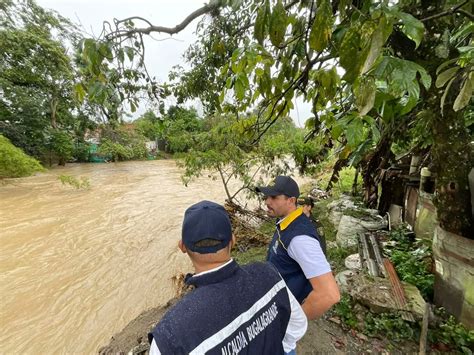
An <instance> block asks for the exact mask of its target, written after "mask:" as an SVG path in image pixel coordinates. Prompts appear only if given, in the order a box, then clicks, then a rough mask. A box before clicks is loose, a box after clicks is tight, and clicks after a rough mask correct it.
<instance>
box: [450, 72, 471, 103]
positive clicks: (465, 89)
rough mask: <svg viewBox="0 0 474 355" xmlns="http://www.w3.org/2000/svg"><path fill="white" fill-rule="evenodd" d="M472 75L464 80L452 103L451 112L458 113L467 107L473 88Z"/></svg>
mask: <svg viewBox="0 0 474 355" xmlns="http://www.w3.org/2000/svg"><path fill="white" fill-rule="evenodd" d="M473 86H474V85H473V75H472V72H471V73H470V74H469V75H468V76H467V78H466V80H464V84H463V86H462V88H461V91H459V94H458V96H457V97H456V100H455V101H454V105H453V110H454V111H459V110H461V109H463V108H464V107H466V106H467V104H468V103H469V101H470V100H471V99H472V88H473Z"/></svg>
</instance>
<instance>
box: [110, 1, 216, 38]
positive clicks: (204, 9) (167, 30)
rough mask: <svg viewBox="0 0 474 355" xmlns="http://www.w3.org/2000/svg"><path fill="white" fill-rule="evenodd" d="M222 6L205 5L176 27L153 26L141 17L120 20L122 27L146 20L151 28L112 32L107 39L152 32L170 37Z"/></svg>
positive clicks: (213, 3)
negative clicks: (124, 24)
mask: <svg viewBox="0 0 474 355" xmlns="http://www.w3.org/2000/svg"><path fill="white" fill-rule="evenodd" d="M220 6H221V3H220V1H215V2H212V3H211V4H206V5H204V6H203V7H201V8H199V9H197V10H196V11H194V12H192V13H191V14H189V15H188V16H187V17H186V18H185V19H184V20H183V22H181V23H180V24H178V25H176V26H174V27H164V26H153V25H151V24H150V22H149V21H147V20H144V19H143V18H140V17H129V18H127V19H124V20H120V21H117V22H116V25H117V26H118V25H120V24H121V23H124V22H126V21H129V20H132V19H139V20H144V21H145V22H147V23H148V24H150V26H148V27H143V28H133V29H130V30H126V31H124V30H117V31H113V32H111V33H110V34H109V35H107V39H115V38H119V37H131V36H133V35H134V34H147V35H148V34H150V33H151V32H159V33H167V34H169V35H173V34H176V33H179V32H181V31H182V30H184V29H185V28H186V27H187V26H188V25H189V24H190V23H191V22H192V21H194V20H195V19H196V18H198V17H200V16H202V15H205V14H207V13H209V12H212V11H214V10H216V9H218V8H219V7H220Z"/></svg>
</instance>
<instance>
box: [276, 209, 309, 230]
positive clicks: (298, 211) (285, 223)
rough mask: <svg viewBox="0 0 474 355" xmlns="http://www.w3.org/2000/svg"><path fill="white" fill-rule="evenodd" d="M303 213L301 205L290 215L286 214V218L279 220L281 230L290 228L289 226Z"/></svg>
mask: <svg viewBox="0 0 474 355" xmlns="http://www.w3.org/2000/svg"><path fill="white" fill-rule="evenodd" d="M302 214H303V208H302V207H299V208H297V209H296V210H294V211H293V212H291V213H290V214H289V215H288V216H286V217H285V218H283V219H281V220H280V221H279V222H278V225H279V226H280V230H285V229H286V228H288V226H289V225H290V224H291V223H292V222H293V221H294V220H295V219H297V218H298V217H299V216H301V215H302Z"/></svg>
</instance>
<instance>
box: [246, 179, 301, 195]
mask: <svg viewBox="0 0 474 355" xmlns="http://www.w3.org/2000/svg"><path fill="white" fill-rule="evenodd" d="M255 191H257V192H259V193H262V194H264V195H265V196H278V195H286V196H288V197H296V198H298V197H299V196H300V189H299V188H298V184H297V183H296V181H295V180H293V179H292V178H291V177H289V176H283V175H279V176H277V177H276V178H275V180H274V181H273V183H272V184H270V185H269V186H258V187H256V188H255Z"/></svg>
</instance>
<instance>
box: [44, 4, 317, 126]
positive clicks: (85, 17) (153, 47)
mask: <svg viewBox="0 0 474 355" xmlns="http://www.w3.org/2000/svg"><path fill="white" fill-rule="evenodd" d="M37 3H38V4H39V5H41V6H42V7H44V8H47V9H52V10H55V11H57V12H59V13H60V14H61V15H62V16H64V17H68V18H69V19H71V20H72V21H73V22H75V23H76V24H78V25H79V26H80V28H81V29H82V30H83V31H84V32H86V33H87V34H88V35H90V36H95V37H97V36H99V34H100V32H101V29H102V24H103V22H104V21H110V22H111V21H112V20H113V19H114V18H117V19H124V18H127V17H130V16H140V17H144V18H146V19H148V20H149V21H150V22H151V23H152V24H154V25H160V26H167V27H173V26H175V25H177V24H178V23H180V22H181V21H183V20H184V18H185V17H186V16H187V15H189V14H190V13H191V12H193V11H194V10H196V9H198V8H199V7H201V6H202V5H203V4H204V3H205V1H197V0H194V1H193V0H37ZM198 22H199V20H195V21H194V22H192V23H191V24H190V25H188V27H187V28H186V29H185V30H183V31H181V32H180V33H178V34H176V35H174V36H173V37H171V38H170V36H169V35H160V34H153V38H147V39H146V58H145V61H146V64H147V67H148V69H149V71H150V74H151V75H154V76H156V77H157V78H158V80H159V81H160V82H163V81H166V80H167V79H168V72H169V71H170V70H171V68H172V67H173V66H174V65H177V64H185V63H183V59H182V54H183V53H184V52H185V50H186V48H188V46H189V45H190V44H191V43H193V41H195V40H196V36H195V35H194V31H195V28H196V25H197V24H198ZM136 25H137V23H136ZM198 109H199V107H198ZM143 110H144V108H143V107H142V108H141V110H139V111H143ZM291 116H292V118H293V120H294V121H295V123H296V124H297V125H299V126H302V125H303V124H304V121H305V120H306V119H307V118H308V117H309V116H310V108H309V106H308V105H305V104H304V103H302V102H296V103H295V110H293V111H292V113H291Z"/></svg>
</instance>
